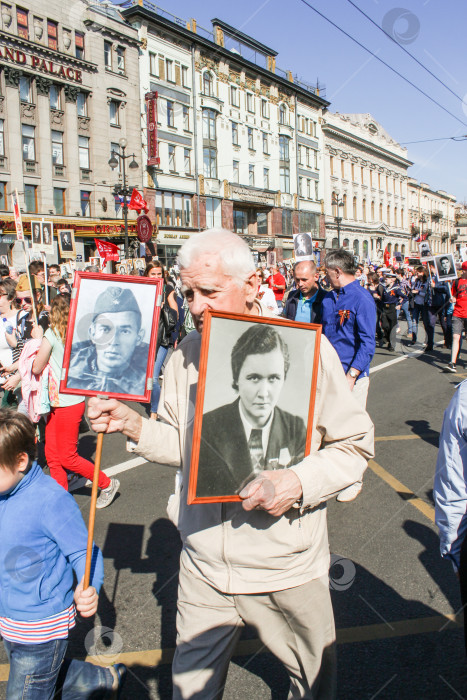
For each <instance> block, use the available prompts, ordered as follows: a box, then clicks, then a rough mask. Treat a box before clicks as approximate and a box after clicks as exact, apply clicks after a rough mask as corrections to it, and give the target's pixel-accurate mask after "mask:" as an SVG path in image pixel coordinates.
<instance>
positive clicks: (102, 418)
mask: <svg viewBox="0 0 467 700" xmlns="http://www.w3.org/2000/svg"><path fill="white" fill-rule="evenodd" d="M88 418H89V422H90V423H91V428H92V429H93V430H94V431H95V432H96V433H123V434H124V435H127V436H128V437H129V438H131V439H132V440H135V441H136V442H137V441H138V440H139V438H140V435H141V426H142V419H141V416H140V415H138V414H137V413H136V411H133V409H132V408H129V407H128V406H126V405H125V404H124V403H121V402H120V401H117V400H116V399H100V398H98V397H95V396H93V397H92V398H91V399H89V403H88Z"/></svg>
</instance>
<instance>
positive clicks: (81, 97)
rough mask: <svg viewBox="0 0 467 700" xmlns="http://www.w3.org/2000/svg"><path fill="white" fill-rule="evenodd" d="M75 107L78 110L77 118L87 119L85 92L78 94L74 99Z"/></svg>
mask: <svg viewBox="0 0 467 700" xmlns="http://www.w3.org/2000/svg"><path fill="white" fill-rule="evenodd" d="M76 106H77V109H78V116H80V117H87V116H88V102H87V95H86V93H85V92H78V95H77V98H76Z"/></svg>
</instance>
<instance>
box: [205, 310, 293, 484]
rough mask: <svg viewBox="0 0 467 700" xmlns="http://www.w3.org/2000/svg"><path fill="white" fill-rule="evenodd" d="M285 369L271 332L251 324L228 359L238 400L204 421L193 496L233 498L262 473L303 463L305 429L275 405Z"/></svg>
mask: <svg viewBox="0 0 467 700" xmlns="http://www.w3.org/2000/svg"><path fill="white" fill-rule="evenodd" d="M289 366H290V361H289V351H288V347H287V344H286V343H285V341H284V340H283V338H282V337H281V335H280V333H279V332H278V331H277V330H276V329H275V328H274V327H273V326H271V325H266V324H263V323H258V324H253V325H252V326H251V327H250V328H248V329H247V330H246V331H245V332H244V333H243V334H242V335H241V336H240V337H239V338H238V340H237V341H236V343H235V345H234V347H233V349H232V353H231V369H232V380H233V381H232V386H233V388H234V390H235V391H236V393H237V394H238V397H237V399H236V400H235V401H233V402H232V403H229V404H227V405H225V406H220V407H219V408H216V409H214V410H213V411H209V412H208V413H206V414H205V415H204V416H203V422H202V429H201V445H200V453H199V462H198V464H199V467H198V481H197V489H196V495H197V496H199V497H201V496H225V495H233V494H235V493H238V492H239V491H240V490H241V489H242V488H243V487H244V486H245V484H246V483H248V481H249V480H250V479H253V478H255V476H257V475H258V474H259V472H261V471H263V470H264V469H274V468H282V469H283V468H284V467H289V466H291V465H293V464H297V463H298V462H300V461H301V460H302V459H303V457H304V454H305V442H306V426H305V423H304V421H303V420H302V418H300V417H299V416H295V415H292V414H291V413H289V412H288V411H284V410H283V409H281V408H280V407H279V406H278V405H277V404H278V402H279V400H280V396H281V392H282V388H283V386H284V382H285V381H286V378H287V373H288V371H289ZM297 389H298V387H297Z"/></svg>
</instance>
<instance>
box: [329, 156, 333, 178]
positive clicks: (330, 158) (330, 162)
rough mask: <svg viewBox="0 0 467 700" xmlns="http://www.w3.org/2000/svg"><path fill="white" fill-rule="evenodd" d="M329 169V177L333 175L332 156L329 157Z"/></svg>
mask: <svg viewBox="0 0 467 700" xmlns="http://www.w3.org/2000/svg"><path fill="white" fill-rule="evenodd" d="M329 169H330V171H331V175H334V158H333V157H332V156H329Z"/></svg>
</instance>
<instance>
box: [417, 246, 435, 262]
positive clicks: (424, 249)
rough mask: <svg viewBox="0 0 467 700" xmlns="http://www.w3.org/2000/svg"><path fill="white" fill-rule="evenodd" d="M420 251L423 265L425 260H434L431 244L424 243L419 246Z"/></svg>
mask: <svg viewBox="0 0 467 700" xmlns="http://www.w3.org/2000/svg"><path fill="white" fill-rule="evenodd" d="M418 249H419V251H420V262H421V263H423V262H424V261H425V260H433V253H432V252H431V248H430V244H429V243H428V241H422V242H421V243H419V244H418Z"/></svg>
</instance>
